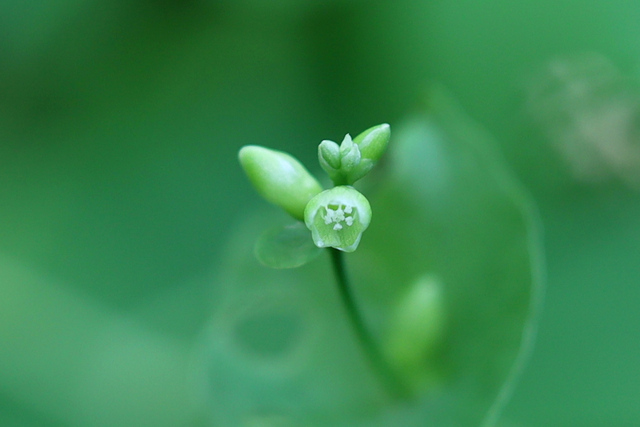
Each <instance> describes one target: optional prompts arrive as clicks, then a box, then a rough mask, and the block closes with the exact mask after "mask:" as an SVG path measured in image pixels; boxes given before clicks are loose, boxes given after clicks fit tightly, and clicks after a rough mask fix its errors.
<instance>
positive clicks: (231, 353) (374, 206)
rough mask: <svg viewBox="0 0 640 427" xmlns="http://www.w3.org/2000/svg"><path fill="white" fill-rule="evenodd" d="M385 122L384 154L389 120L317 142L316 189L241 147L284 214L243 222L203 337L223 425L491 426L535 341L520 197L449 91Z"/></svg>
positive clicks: (307, 177)
mask: <svg viewBox="0 0 640 427" xmlns="http://www.w3.org/2000/svg"><path fill="white" fill-rule="evenodd" d="M399 128H400V130H399V131H397V132H396V131H394V138H393V140H392V141H391V143H390V144H388V151H389V156H388V158H382V153H383V152H384V151H385V149H387V143H388V140H389V127H388V126H386V125H382V126H378V127H374V128H371V129H369V130H368V131H365V133H364V134H361V135H359V136H357V137H356V138H354V139H353V140H352V139H351V138H350V137H348V136H347V137H346V138H345V139H344V140H343V142H342V144H340V145H338V144H336V143H333V142H330V141H323V142H322V143H321V144H320V145H319V148H318V155H319V160H320V166H321V167H322V169H324V170H325V171H326V172H327V173H328V175H329V177H330V178H331V180H332V181H333V184H334V186H333V187H332V188H330V189H328V190H322V188H321V187H320V185H319V184H318V180H317V179H315V178H314V177H313V176H312V175H311V173H310V172H308V171H307V170H306V169H305V168H304V167H302V165H301V164H300V163H299V162H298V161H297V160H295V159H294V158H293V157H291V156H289V155H288V154H285V153H281V152H277V151H274V150H269V149H266V148H262V147H256V146H248V147H244V148H243V149H242V150H241V151H240V159H241V163H242V165H243V167H244V169H245V171H246V172H247V176H248V177H249V179H250V180H251V182H252V183H253V184H254V186H255V187H256V189H257V190H258V192H259V193H260V194H261V195H263V197H265V199H267V200H268V201H270V202H271V203H274V204H276V205H278V206H280V207H282V208H283V209H284V210H285V211H286V212H288V213H289V214H290V216H292V217H293V218H294V219H295V220H296V222H295V223H293V224H291V223H290V220H289V221H288V222H284V223H283V224H282V225H277V226H273V225H271V226H269V227H268V229H267V231H265V232H263V233H262V234H260V233H259V229H260V228H263V227H264V226H265V225H268V224H269V223H271V222H272V221H279V220H278V219H277V217H274V216H272V215H270V214H267V215H265V214H264V213H263V214H261V215H259V216H258V217H249V218H248V219H247V221H246V222H243V224H242V226H241V227H240V230H239V232H238V233H237V235H236V238H235V239H234V240H235V241H236V242H238V243H237V245H234V247H235V249H233V250H231V251H230V252H229V259H228V262H226V265H227V270H226V272H225V273H223V275H222V278H221V283H224V284H225V285H226V286H225V288H224V289H225V290H224V295H223V297H221V300H222V301H224V303H223V304H222V306H221V307H222V308H221V310H220V311H219V315H218V316H217V317H216V320H215V321H214V322H213V323H212V328H211V330H210V334H211V339H210V340H209V341H210V342H211V343H212V344H211V346H212V347H211V349H210V352H209V355H210V360H211V364H212V365H211V366H212V368H211V372H210V381H211V384H212V386H211V389H212V390H213V392H214V396H213V401H215V402H217V404H218V410H217V411H216V417H218V418H217V419H218V420H219V421H220V423H221V424H222V425H234V424H237V423H241V422H245V421H246V420H247V419H250V420H252V421H251V422H253V421H254V420H258V421H259V422H271V420H278V422H281V423H282V424H283V425H345V426H347V425H361V424H359V423H364V425H381V426H386V425H406V426H412V425H416V426H418V425H433V426H448V425H455V426H477V425H480V424H482V425H486V426H489V425H492V424H493V423H494V422H495V420H496V419H497V414H498V413H499V409H500V408H501V406H502V405H503V404H504V401H505V399H506V397H507V396H508V394H509V390H510V389H511V387H512V386H513V383H514V377H515V374H516V373H517V371H518V370H519V367H520V366H521V364H522V357H523V355H524V354H526V349H527V348H528V346H529V343H530V342H531V337H532V334H533V332H532V331H533V324H534V323H533V322H532V320H531V319H532V316H533V315H534V313H535V310H534V308H535V306H536V303H535V302H536V301H537V299H538V295H539V293H538V292H537V289H539V287H538V286H537V285H538V253H539V248H538V246H537V243H536V242H537V240H536V238H537V237H536V236H537V231H536V222H535V216H534V215H533V213H532V212H533V210H532V207H531V205H530V203H529V201H528V199H527V197H526V196H525V195H524V194H523V192H522V191H521V190H520V188H519V187H518V186H517V185H515V183H514V181H513V180H512V179H511V178H510V177H509V175H508V174H507V173H506V172H505V171H504V169H503V168H502V166H501V165H500V164H499V162H498V161H497V160H496V159H497V156H496V155H495V153H493V152H492V151H491V148H490V146H491V141H490V140H489V138H488V137H487V136H486V134H485V133H484V132H483V131H482V129H480V128H478V127H477V125H475V123H473V122H472V121H471V120H470V119H468V118H467V117H466V116H465V115H464V113H462V112H461V111H460V110H459V108H458V107H457V105H456V104H455V103H454V102H453V101H451V99H450V97H448V95H446V93H445V92H443V91H439V90H436V91H434V92H433V93H432V96H431V98H430V103H429V105H428V106H427V108H426V109H425V110H423V111H422V112H420V113H419V114H417V115H416V116H415V117H414V118H413V119H410V120H408V121H406V122H405V123H404V124H403V125H401V126H399ZM385 134H386V136H384V138H383V137H382V136H383V135H385ZM370 135H377V137H376V138H378V139H375V138H374V139H371V138H369V139H368V138H367V136H370ZM365 142H366V143H365ZM378 161H383V162H384V163H385V164H384V167H381V168H373V165H374V164H375V163H376V162H378ZM367 174H371V175H375V177H373V178H374V179H371V180H369V179H366V180H363V185H360V183H358V189H356V188H355V187H354V186H353V184H355V183H356V181H358V180H360V179H361V178H363V177H364V176H365V175H367ZM295 182H299V185H296V184H295ZM371 183H373V184H375V185H371ZM283 189H285V190H283ZM361 191H362V193H365V194H367V196H366V197H365V196H364V195H363V194H362V193H361ZM303 221H304V222H303ZM258 234H260V236H259V237H258V239H257V241H256V235H258ZM362 236H364V237H362ZM250 240H254V242H255V250H254V253H255V255H256V256H257V259H258V260H259V261H260V264H258V263H255V262H254V258H253V256H251V254H249V253H247V251H246V248H247V243H248V242H249V241H250ZM356 249H357V250H356ZM323 254H328V255H329V256H327V255H324V256H323ZM347 263H348V266H347ZM265 266H268V268H265ZM294 267H295V268H294ZM347 267H348V271H347ZM330 269H333V271H334V274H333V275H331V274H328V271H330ZM347 273H348V274H347ZM332 276H333V277H334V280H331V277H332ZM345 308H346V310H345ZM523 344H524V345H523ZM225 384H233V385H234V386H233V387H232V388H231V389H228V388H225V387H226V386H224V385H225ZM220 390H226V391H225V392H222V391H220ZM225 402H227V404H225ZM232 403H233V405H232ZM274 417H275V418H274ZM267 420H268V421H267ZM256 422H257V421H256ZM278 425H280V424H278Z"/></svg>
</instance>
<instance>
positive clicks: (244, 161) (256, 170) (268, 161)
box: [238, 145, 322, 220]
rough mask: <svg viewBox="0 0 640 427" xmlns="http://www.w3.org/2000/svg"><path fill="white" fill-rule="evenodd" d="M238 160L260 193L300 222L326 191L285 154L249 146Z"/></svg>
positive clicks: (302, 167)
mask: <svg viewBox="0 0 640 427" xmlns="http://www.w3.org/2000/svg"><path fill="white" fill-rule="evenodd" d="M238 158H239V159H240V164H241V165H242V168H243V169H244V171H245V173H246V174H247V177H248V178H249V181H251V183H252V184H253V186H254V187H255V188H256V190H258V193H260V195H261V196H262V197H264V198H265V199H266V200H267V201H269V202H271V203H273V204H275V205H278V206H280V207H281V208H283V209H284V210H285V211H287V212H288V213H289V214H290V215H291V216H293V217H294V218H296V219H299V220H303V219H304V209H305V207H306V206H307V203H308V202H309V200H311V198H313V197H314V196H315V195H317V194H318V193H320V192H321V191H322V187H321V186H320V183H318V181H317V180H316V179H315V178H314V177H313V176H312V175H311V174H310V173H309V171H307V169H305V167H304V166H302V164H301V163H300V162H299V161H298V160H296V159H295V158H294V157H292V156H290V155H289V154H287V153H284V152H282V151H276V150H271V149H269V148H264V147H260V146H257V145H247V146H244V147H242V148H241V149H240V152H239V153H238Z"/></svg>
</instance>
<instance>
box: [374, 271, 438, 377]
mask: <svg viewBox="0 0 640 427" xmlns="http://www.w3.org/2000/svg"><path fill="white" fill-rule="evenodd" d="M389 323H390V327H389V330H388V334H387V339H386V343H385V344H386V345H385V347H384V349H385V353H386V355H387V357H388V359H389V361H390V362H391V363H392V364H393V365H394V366H395V368H396V369H397V370H398V371H399V372H400V373H402V374H403V375H404V376H406V378H407V380H409V382H414V383H415V385H416V386H418V385H419V383H420V381H422V380H426V379H427V377H428V376H429V375H430V374H429V372H428V371H429V366H430V361H431V358H432V357H433V355H434V354H435V352H436V349H437V348H438V346H439V344H440V343H441V341H442V339H443V336H444V330H445V323H446V310H445V302H444V296H443V289H442V283H441V282H440V280H438V279H437V278H436V277H434V276H431V275H425V276H423V277H420V278H419V279H418V280H417V281H416V282H415V283H413V284H412V286H411V287H410V288H409V289H408V292H407V293H406V295H404V296H403V297H402V298H401V299H400V301H399V302H398V304H397V306H396V307H395V310H394V311H393V314H392V317H391V319H390V322H389Z"/></svg>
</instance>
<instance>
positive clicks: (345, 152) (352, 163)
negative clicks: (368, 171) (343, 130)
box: [340, 134, 361, 175]
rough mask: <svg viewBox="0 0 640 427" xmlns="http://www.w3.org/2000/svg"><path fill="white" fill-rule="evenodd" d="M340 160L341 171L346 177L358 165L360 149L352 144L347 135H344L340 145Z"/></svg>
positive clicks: (349, 136)
mask: <svg viewBox="0 0 640 427" xmlns="http://www.w3.org/2000/svg"><path fill="white" fill-rule="evenodd" d="M340 159H341V169H342V171H343V173H345V174H347V175H348V174H349V172H350V171H351V170H353V169H354V168H356V167H357V166H358V164H360V159H361V155H360V149H359V148H358V146H357V145H356V144H354V143H353V140H352V139H351V135H349V134H346V135H345V137H344V139H343V140H342V144H340Z"/></svg>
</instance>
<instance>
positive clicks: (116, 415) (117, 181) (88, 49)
mask: <svg viewBox="0 0 640 427" xmlns="http://www.w3.org/2000/svg"><path fill="white" fill-rule="evenodd" d="M639 19H640V8H638V7H637V5H635V4H634V3H633V2H623V1H619V0H615V1H604V0H587V1H578V0H563V1H560V2H551V1H542V2H541V1H533V0H524V1H519V2H507V1H501V0H491V1H485V2H473V1H470V0H464V1H459V2H445V1H430V2H429V1H422V0H420V1H418V0H400V1H394V2H384V1H369V2H362V1H356V0H332V1H329V2H322V4H317V3H313V2H296V1H291V0H289V1H285V0H281V1H259V0H243V1H229V0H222V1H214V0H209V1H207V0H192V1H171V0H163V1H158V0H156V1H153V0H139V1H135V0H128V1H124V0H116V1H112V2H97V1H85V2H80V1H63V2H44V1H39V2H35V3H34V2H27V3H25V2H20V1H17V0H5V1H3V2H0V308H1V309H0V424H2V425H8V426H14V425H15V426H31V425H51V426H69V425H78V426H89V425H95V426H100V425H104V426H112V425H131V426H137V425H140V426H142V425H149V426H162V425H167V426H176V425H192V426H195V425H206V423H207V420H208V416H209V414H208V411H207V410H205V409H204V408H205V406H206V401H207V399H208V398H209V397H210V396H209V395H208V393H209V390H208V388H207V386H206V384H203V382H204V380H203V379H202V378H201V375H199V374H200V373H201V372H200V371H199V370H198V369H196V368H194V366H201V362H200V361H198V360H195V359H196V358H195V357H194V356H193V353H194V350H193V348H194V346H193V343H194V342H196V341H198V340H200V339H202V337H203V334H204V333H203V332H202V328H203V327H204V325H206V324H209V323H208V322H211V317H210V316H211V313H235V312H236V311H235V310H234V309H233V308H228V309H227V308H224V307H221V300H222V293H223V292H222V287H221V286H217V285H216V283H219V280H221V277H222V278H224V274H223V273H222V272H223V271H228V270H229V269H230V268H232V267H233V265H232V264H229V262H230V261H229V258H228V256H227V254H228V253H232V252H236V251H239V250H241V249H239V248H238V246H241V245H245V244H246V242H247V241H249V240H250V239H249V238H248V237H246V238H244V240H242V239H241V240H240V241H232V240H231V230H233V229H235V228H236V226H238V225H239V224H240V223H243V222H244V221H245V219H246V217H247V216H248V215H249V216H250V215H251V212H252V211H253V210H254V209H258V210H260V209H264V210H267V209H270V207H268V206H267V205H266V204H264V203H262V202H260V201H258V200H257V198H256V197H255V196H254V193H253V190H252V189H251V188H250V187H249V185H248V184H247V183H246V182H245V180H244V177H243V176H242V172H241V170H240V168H239V166H238V165H237V163H236V153H237V150H238V149H239V147H241V146H242V145H245V144H260V145H264V146H270V147H277V148H278V149H282V150H286V151H288V152H291V153H292V154H293V155H295V156H296V157H297V158H299V159H301V160H302V161H303V163H304V164H306V165H311V164H314V162H316V151H315V147H316V146H317V144H318V143H319V142H320V141H321V140H322V139H331V140H339V139H340V138H341V137H342V136H343V135H344V133H345V132H347V131H358V130H360V129H364V128H366V127H367V126H370V125H371V124H372V123H382V122H389V123H391V124H392V128H393V127H394V126H395V124H396V123H398V124H399V123H401V122H402V121H403V120H404V119H406V117H407V116H408V115H410V114H411V113H413V112H414V111H415V110H416V108H414V107H416V106H419V105H420V104H421V103H422V102H424V99H425V97H426V96H427V95H426V91H427V88H428V87H430V84H431V83H432V82H433V81H438V82H441V83H443V84H444V85H446V86H447V87H448V88H449V89H450V90H451V92H452V93H453V94H454V96H455V98H456V99H457V100H458V101H459V102H460V104H461V105H462V106H463V107H464V110H465V111H466V112H467V113H468V115H469V116H471V117H472V118H473V119H475V120H476V121H477V122H479V123H480V124H481V125H482V126H483V127H484V128H485V129H487V130H488V132H489V133H490V134H492V135H493V136H494V137H495V140H496V141H497V143H498V144H499V148H500V150H501V151H502V152H503V153H504V156H505V159H506V160H507V163H508V164H509V165H510V166H511V169H512V170H513V171H514V172H515V173H516V175H518V177H519V178H520V180H521V181H522V182H523V183H524V184H525V186H526V187H528V188H529V190H530V191H531V192H532V193H533V196H534V198H535V199H536V202H537V203H538V205H539V206H540V211H541V217H542V222H543V226H544V229H545V232H544V243H545V245H544V246H545V248H546V258H547V263H548V287H547V288H548V290H547V297H546V303H545V310H544V313H543V316H542V317H541V323H540V326H539V337H538V340H537V345H536V349H535V351H534V353H533V355H532V357H531V360H530V363H529V364H528V365H527V369H525V371H524V374H523V377H522V381H520V383H519V385H518V387H517V388H516V389H515V393H514V395H513V398H512V400H511V403H510V404H509V405H508V406H507V408H506V411H505V413H504V416H503V420H502V421H501V422H503V423H504V425H517V426H524V427H527V426H538V425H545V426H567V425H583V426H594V427H595V426H602V425H638V424H640V409H638V408H640V405H638V402H637V397H636V396H638V395H639V394H640V389H639V387H640V386H639V384H640V371H639V370H638V369H639V368H638V367H639V366H640V363H639V362H640V350H638V346H637V328H636V325H637V324H638V323H639V322H640V314H639V313H640V311H638V310H637V307H638V302H639V301H640V288H639V287H638V286H637V284H638V282H640V263H639V262H638V254H639V253H640V250H639V249H640V248H639V243H638V242H640V224H639V220H638V218H640V198H639V197H638V175H637V171H638V170H640V169H639V167H638V166H639V165H638V144H639V137H638V108H639V107H638V105H639V104H638V91H637V84H638V74H637V70H638V67H637V66H638V58H640V43H639V42H638V40H639V38H638V25H637V22H638V21H639ZM391 144H393V140H392V142H391ZM425 166H427V165H425ZM436 166H437V164H433V165H431V167H436ZM367 185H368V184H367ZM380 185H381V183H380V182H372V183H371V184H370V188H367V189H366V190H367V191H368V190H369V189H371V190H373V189H375V188H379V186H380ZM377 186H378V187H377ZM373 209H374V215H376V212H377V211H375V206H373ZM381 218H383V216H382V215H381V216H380V217H374V219H373V222H372V227H375V224H376V221H378V220H379V219H381ZM428 226H429V225H428V224H427V225H425V227H428ZM496 227H497V226H496ZM260 231H261V229H258V230H256V233H255V234H254V235H253V236H254V237H255V236H257V235H258V234H259V233H260ZM374 231H375V229H374V228H372V229H371V230H370V231H368V232H371V233H373V232H374ZM248 232H249V230H247V233H248ZM496 233H497V232H496ZM373 236H374V234H372V237H371V241H373V240H375V238H374V237H373ZM367 237H368V236H367V235H364V237H363V243H362V246H361V249H363V250H364V249H365V248H366V239H367ZM234 240H235V239H234ZM234 245H235V246H236V248H235V249H233V248H232V247H233V246H234ZM359 250H360V249H359ZM428 250H431V249H428ZM357 255H358V253H355V254H354V257H355V256H357ZM363 256H364V255H363ZM465 259H470V258H467V257H466V258H465ZM318 262H321V261H318ZM452 262H453V261H452ZM305 268H306V267H305ZM358 268H361V266H359V267H358ZM294 274H295V273H294ZM326 277H327V281H329V280H330V278H329V276H328V275H327V276H326ZM328 285H329V284H328ZM292 292H296V291H292ZM295 295H297V294H295V293H294V294H292V295H287V296H284V297H283V298H282V300H283V301H284V302H283V303H286V302H287V301H291V299H287V298H293V297H294V296H295ZM278 298H279V297H277V296H274V297H273V300H274V301H276V302H277V301H280V300H279V299H278ZM246 304H248V307H250V308H249V309H252V308H251V307H254V308H256V310H257V309H258V308H259V307H258V306H259V302H258V301H251V300H249V301H246ZM251 304H255V305H251ZM225 310H230V311H225ZM335 310H337V311H338V310H339V307H337V306H336V307H335ZM257 312H258V313H260V312H259V310H258V311H257ZM307 315H309V316H313V315H314V314H313V312H311V313H307ZM283 321H284V322H285V323H286V319H284V320H283ZM285 330H286V328H285V329H283V331H285ZM337 333H344V332H340V331H337ZM196 353H197V352H196ZM284 368H286V367H284ZM284 368H283V369H284ZM335 369H339V367H336V368H335ZM350 374H352V375H358V372H351V373H350ZM169 390H170V391H169ZM267 415H269V414H267ZM278 421H279V420H278V419H277V418H272V422H273V423H277V422H278Z"/></svg>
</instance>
